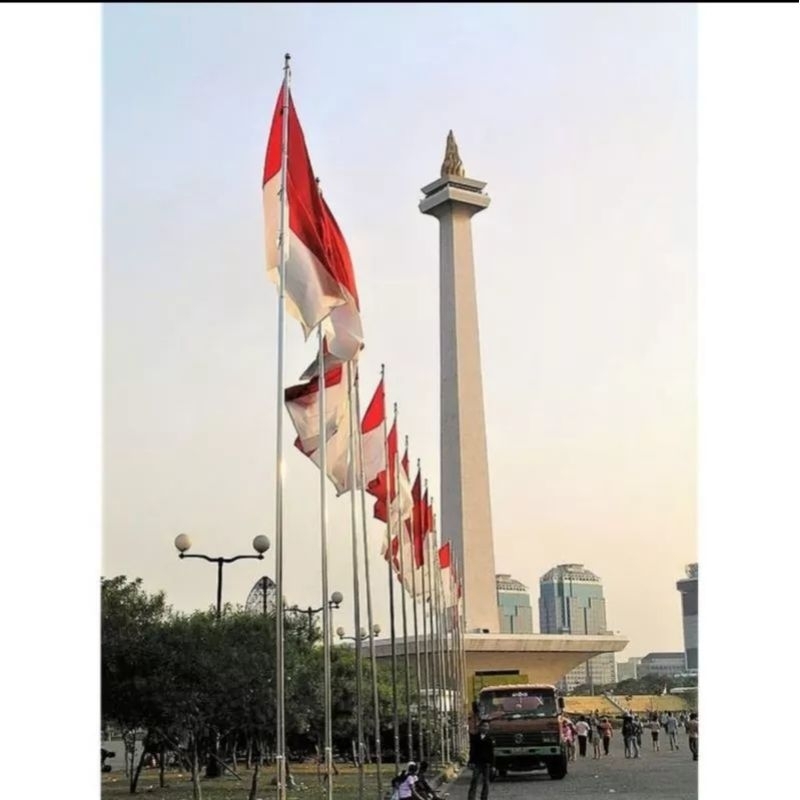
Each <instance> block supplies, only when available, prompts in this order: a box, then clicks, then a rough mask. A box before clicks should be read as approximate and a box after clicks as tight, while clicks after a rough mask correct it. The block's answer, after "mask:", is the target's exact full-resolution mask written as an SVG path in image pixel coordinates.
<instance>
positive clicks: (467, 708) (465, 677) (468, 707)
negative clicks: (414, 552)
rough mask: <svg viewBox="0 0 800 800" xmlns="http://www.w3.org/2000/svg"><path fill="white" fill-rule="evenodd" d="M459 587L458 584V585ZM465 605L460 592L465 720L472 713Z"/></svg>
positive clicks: (465, 741) (459, 631)
mask: <svg viewBox="0 0 800 800" xmlns="http://www.w3.org/2000/svg"><path fill="white" fill-rule="evenodd" d="M459 580H463V579H462V578H461V574H459ZM459 586H460V584H459ZM465 612H466V604H465V602H464V592H463V591H462V592H461V597H460V599H459V602H458V633H459V636H460V637H461V675H462V680H463V686H464V704H463V709H464V716H465V720H466V715H467V714H470V713H472V707H471V703H472V699H473V698H472V694H473V692H472V691H470V680H469V673H468V672H467V640H466V632H467V630H466V629H467V615H466V613H465ZM466 745H467V738H466V731H465V732H464V746H465V747H466Z"/></svg>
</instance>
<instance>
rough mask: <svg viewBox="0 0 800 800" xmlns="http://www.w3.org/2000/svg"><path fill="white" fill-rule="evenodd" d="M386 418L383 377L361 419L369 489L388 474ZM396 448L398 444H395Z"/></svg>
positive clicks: (365, 469) (362, 448)
mask: <svg viewBox="0 0 800 800" xmlns="http://www.w3.org/2000/svg"><path fill="white" fill-rule="evenodd" d="M385 420H386V411H385V397H384V392H383V378H381V381H380V383H378V387H377V389H375V394H374V395H373V396H372V400H371V401H370V404H369V406H368V407H367V411H366V413H365V414H364V419H363V420H362V421H361V452H362V454H363V456H364V485H365V487H366V489H367V491H368V492H369V491H370V486H372V485H374V484H375V483H376V482H377V481H379V479H380V476H381V475H384V476H385V475H386V439H385V438H384V436H383V425H384V422H385ZM395 450H396V446H395Z"/></svg>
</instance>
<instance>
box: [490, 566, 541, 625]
mask: <svg viewBox="0 0 800 800" xmlns="http://www.w3.org/2000/svg"><path fill="white" fill-rule="evenodd" d="M496 577H497V607H498V609H499V611H500V633H533V611H532V609H531V596H530V594H529V593H528V587H527V586H526V585H525V584H524V583H521V582H520V581H518V580H516V579H514V578H512V577H511V576H510V575H497V576H496Z"/></svg>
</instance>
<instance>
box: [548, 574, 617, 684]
mask: <svg viewBox="0 0 800 800" xmlns="http://www.w3.org/2000/svg"><path fill="white" fill-rule="evenodd" d="M539 630H540V632H541V633H555V634H571V635H573V636H575V635H589V634H594V635H597V634H610V633H611V632H610V631H609V630H608V627H607V625H606V601H605V600H604V599H603V584H602V583H601V581H600V578H598V577H597V575H595V574H594V573H593V572H590V571H589V570H588V569H586V568H585V567H584V566H583V564H559V565H558V566H556V567H553V569H551V570H550V571H549V572H546V573H545V574H544V575H543V576H542V577H541V578H540V579H539ZM615 673H616V670H615V667H614V654H613V653H603V654H602V655H599V656H595V657H594V658H590V659H589V660H588V661H587V662H586V663H585V664H581V665H580V666H579V667H576V668H575V669H573V670H571V671H570V672H568V673H567V674H566V675H565V676H564V677H563V678H562V680H561V688H562V689H564V690H566V691H568V692H569V691H572V690H573V689H574V688H575V687H576V686H579V685H581V684H584V683H586V684H589V685H590V686H601V685H604V684H609V683H614V682H615V677H616V674H615Z"/></svg>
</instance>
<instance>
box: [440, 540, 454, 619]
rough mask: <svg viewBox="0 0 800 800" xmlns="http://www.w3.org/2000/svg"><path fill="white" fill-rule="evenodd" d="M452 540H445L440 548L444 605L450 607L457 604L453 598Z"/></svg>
mask: <svg viewBox="0 0 800 800" xmlns="http://www.w3.org/2000/svg"><path fill="white" fill-rule="evenodd" d="M451 557H452V556H451V553H450V542H445V543H444V544H443V545H442V546H441V547H440V548H439V570H440V571H441V574H442V594H443V595H444V606H445V608H450V606H452V605H455V600H454V598H453V571H452V568H451Z"/></svg>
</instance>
